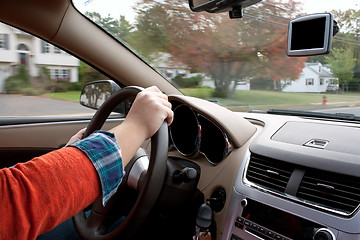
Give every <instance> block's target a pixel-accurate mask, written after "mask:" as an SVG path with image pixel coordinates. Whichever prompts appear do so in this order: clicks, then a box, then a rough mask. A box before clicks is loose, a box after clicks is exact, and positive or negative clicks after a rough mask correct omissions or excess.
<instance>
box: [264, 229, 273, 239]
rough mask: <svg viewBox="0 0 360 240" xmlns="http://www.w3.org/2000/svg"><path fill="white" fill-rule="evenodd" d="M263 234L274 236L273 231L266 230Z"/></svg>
mask: <svg viewBox="0 0 360 240" xmlns="http://www.w3.org/2000/svg"><path fill="white" fill-rule="evenodd" d="M265 234H266V235H268V236H269V237H274V236H275V235H274V233H273V231H270V230H266V231H265Z"/></svg>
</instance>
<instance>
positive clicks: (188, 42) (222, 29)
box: [137, 0, 304, 96]
mask: <svg viewBox="0 0 360 240" xmlns="http://www.w3.org/2000/svg"><path fill="white" fill-rule="evenodd" d="M272 2H274V1H272ZM141 4H142V6H141V7H138V8H139V9H145V10H142V11H139V15H138V18H137V29H138V33H137V34H139V35H141V36H143V37H144V38H145V39H143V40H142V41H143V42H144V43H146V44H143V46H147V47H146V48H147V50H146V51H148V52H151V51H152V50H151V49H153V50H158V49H161V51H166V52H169V53H171V54H172V55H173V56H174V58H175V59H176V60H177V61H179V62H183V63H185V64H186V65H187V66H189V67H190V68H192V69H195V70H196V71H198V72H201V73H205V74H206V75H208V76H210V77H211V78H212V79H213V80H214V83H215V87H216V94H217V95H218V96H225V95H226V94H227V93H228V91H229V86H230V85H231V84H232V83H235V84H234V85H233V86H236V82H237V81H240V80H244V79H250V78H254V77H257V78H259V79H261V78H264V77H268V78H272V80H274V81H276V80H277V81H278V79H279V77H284V78H285V77H286V78H294V77H296V75H298V74H299V73H300V71H301V69H302V67H303V62H304V60H296V59H295V58H294V59H292V60H287V59H286V58H287V57H286V39H285V38H283V37H280V36H281V35H284V34H286V31H287V23H286V21H287V20H288V17H289V16H290V15H292V14H293V13H292V12H291V11H289V12H287V13H282V12H281V10H279V9H277V8H274V9H272V10H269V9H267V8H264V7H263V6H261V5H260V6H259V7H256V8H255V7H253V8H252V11H255V12H256V14H255V15H254V14H253V15H251V16H252V17H247V18H243V19H239V20H230V19H229V17H228V14H227V13H223V14H208V13H193V12H191V11H190V10H189V8H188V6H186V5H184V4H183V3H182V2H179V1H174V0H167V1H162V2H154V3H152V4H150V3H148V1H143V2H142V3H140V5H141ZM276 4H282V6H284V7H286V8H287V9H291V10H296V9H297V7H298V6H297V3H296V2H294V1H291V2H290V3H281V2H276ZM284 4H286V6H285V5H284ZM155 12H156V14H151V13H155ZM249 15H250V14H249ZM272 15H275V16H276V18H278V20H277V21H278V22H279V21H282V22H281V23H278V24H270V22H271V21H270V20H269V16H272ZM284 15H286V16H284ZM150 18H151V23H150V22H148V21H149V20H150ZM279 18H280V20H279ZM266 19H268V20H266ZM154 22H155V24H156V27H157V28H156V30H155V29H154V30H151V31H148V30H149V29H153V28H154V27H155V26H154V24H153V23H154ZM145 23H146V24H145ZM145 26H146V27H145ZM153 33H155V37H154V36H153ZM157 36H161V38H159V37H157ZM153 39H162V42H157V41H154V40H153ZM273 53H277V56H276V57H274V56H272V54H273ZM269 66H270V67H269ZM284 66H285V67H284Z"/></svg>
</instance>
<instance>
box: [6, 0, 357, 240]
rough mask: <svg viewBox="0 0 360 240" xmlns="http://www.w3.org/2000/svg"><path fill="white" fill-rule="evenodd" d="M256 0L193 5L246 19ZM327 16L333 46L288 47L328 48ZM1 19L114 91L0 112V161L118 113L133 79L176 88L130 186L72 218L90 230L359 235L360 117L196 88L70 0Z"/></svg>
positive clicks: (227, 238)
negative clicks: (244, 102) (63, 108)
mask: <svg viewBox="0 0 360 240" xmlns="http://www.w3.org/2000/svg"><path fill="white" fill-rule="evenodd" d="M93 1H94V2H95V1H98V0H93ZM259 2H260V1H258V0H241V1H224V0H223V1H220V0H211V1H200V0H198V1H196V0H190V6H189V7H188V8H189V11H191V10H192V11H194V12H200V11H207V12H209V13H210V14H222V13H224V12H225V13H226V14H227V12H230V17H232V18H240V15H241V14H242V8H246V7H249V6H252V5H254V6H256V5H257V4H259ZM184 4H188V3H187V1H184ZM320 17H323V18H324V19H325V20H324V21H326V22H325V23H324V26H322V27H324V28H326V29H327V30H326V31H327V32H326V33H325V36H326V37H325V38H326V39H323V40H322V42H327V44H328V45H329V46H324V47H323V48H321V49H320V50H319V48H318V47H317V46H316V47H312V46H311V47H308V46H305V48H316V49H318V50H317V52H315V53H314V52H312V50H310V51H309V49H308V51H299V49H301V48H303V46H301V45H302V43H303V42H302V41H298V42H296V43H294V42H292V44H293V48H288V54H289V56H290V55H297V56H305V55H308V54H323V53H324V54H325V53H327V52H328V50H329V48H330V47H331V37H332V36H333V35H334V34H335V33H334V32H335V31H336V26H335V27H334V26H333V21H334V19H333V18H332V16H331V15H327V14H325V15H321V16H320ZM318 18H319V16H318V15H316V16H315V17H314V16H313V17H310V18H307V19H300V20H299V19H297V20H296V21H294V22H292V24H293V25H292V31H293V32H289V34H290V35H291V34H292V37H293V38H299V35H297V32H296V30H297V28H299V24H301V23H302V21H305V20H307V21H311V20H314V19H318ZM0 21H1V22H2V23H6V24H8V25H10V26H12V27H15V28H18V29H20V30H22V31H26V32H29V33H31V34H32V35H35V36H37V37H38V38H40V39H42V40H45V41H47V42H49V43H51V44H53V45H54V46H57V47H59V48H61V49H62V50H63V51H66V52H68V53H69V54H71V55H73V56H75V57H77V58H78V59H80V60H81V61H84V62H86V63H87V64H88V65H90V66H91V67H93V68H94V69H97V70H98V71H99V72H101V73H103V74H104V75H106V76H107V77H108V78H109V79H111V80H112V81H108V80H107V81H106V82H107V83H109V84H110V85H111V86H110V87H111V89H112V90H111V92H110V93H111V94H109V95H111V97H110V98H109V99H108V100H107V101H106V102H105V103H104V104H103V105H101V106H100V107H98V106H90V103H89V102H86V99H85V98H84V99H85V100H84V102H82V103H81V104H82V105H85V106H88V107H90V108H94V109H96V110H95V111H96V114H95V115H94V116H93V117H92V116H85V115H84V116H82V115H76V116H71V115H67V116H64V115H47V116H37V115H34V116H27V117H21V116H17V117H15V116H1V117H0V136H1V137H0V166H1V168H4V167H10V166H12V165H14V164H16V163H18V162H26V161H28V160H30V159H31V158H33V157H36V156H39V155H42V154H45V153H47V152H50V151H53V150H56V149H58V148H61V147H62V146H64V145H65V144H66V142H67V141H68V139H69V138H70V137H71V136H72V135H73V134H74V133H76V132H77V131H78V130H79V129H82V128H84V127H87V128H88V131H89V133H91V132H92V131H94V130H96V129H104V130H108V129H110V128H112V127H114V126H116V125H118V124H120V123H121V122H122V121H123V120H124V118H125V116H126V113H127V112H128V110H129V108H130V107H131V101H132V100H133V99H134V97H135V96H136V94H137V93H138V92H139V91H141V89H139V88H136V87H131V86H139V87H142V88H146V87H149V86H153V85H155V86H157V87H158V88H159V89H160V90H161V91H162V92H164V93H165V94H167V95H168V96H169V101H170V102H171V104H172V109H173V111H174V122H173V123H172V124H171V125H170V126H169V127H167V126H165V125H163V126H162V127H161V128H160V130H159V132H158V133H157V134H156V135H154V136H153V137H152V138H151V139H149V140H148V141H147V142H145V143H144V144H143V146H142V148H141V149H139V151H138V153H137V154H136V155H135V156H134V158H133V160H132V161H131V163H130V164H129V165H127V166H126V172H127V175H126V178H125V179H124V180H123V183H124V184H125V185H127V186H126V187H125V189H124V190H121V192H119V193H118V194H116V195H115V196H114V197H113V198H112V199H111V200H110V203H109V204H107V205H106V207H103V206H102V205H101V204H100V203H99V201H96V202H94V203H93V205H92V206H89V207H88V209H84V211H82V212H80V213H78V214H77V215H76V216H75V217H74V218H73V221H74V225H75V228H76V230H77V232H78V234H79V236H80V237H81V238H82V239H106V240H109V239H141V238H150V239H169V238H170V239H219V240H220V239H222V240H258V239H265V240H273V239H280V240H290V239H293V240H313V239H314V240H327V239H329V240H330V239H332V240H335V239H338V240H355V239H360V230H359V225H358V224H359V223H360V214H359V204H360V148H359V143H360V128H359V117H358V116H355V115H352V114H322V115H317V114H311V113H310V112H303V113H298V112H295V111H294V112H292V113H291V112H290V113H289V111H281V110H268V111H267V112H264V111H256V110H254V111H249V112H236V111H231V110H229V109H227V108H225V107H224V106H222V105H221V104H218V103H217V102H214V101H208V100H205V99H200V98H197V97H192V96H187V95H185V94H183V93H182V91H181V90H179V89H178V88H176V87H175V86H174V85H173V84H172V83H170V82H169V81H167V80H166V79H165V78H164V77H163V76H162V75H161V74H159V72H157V71H155V70H154V68H153V67H152V66H151V65H149V64H148V63H147V62H146V61H145V60H144V59H143V58H141V57H139V56H138V55H136V54H134V52H133V51H132V50H131V49H130V48H129V47H128V46H127V45H126V44H124V43H123V42H119V41H118V40H117V39H116V38H115V37H113V36H111V35H110V34H108V33H107V32H106V31H105V30H103V29H101V28H100V27H98V26H97V25H96V24H94V23H93V22H92V21H90V20H89V19H88V18H87V17H86V16H84V15H83V14H82V13H80V12H79V10H78V9H77V8H76V7H75V6H74V4H73V2H72V1H71V0H52V1H45V0H37V1H26V0H11V1H10V0H9V1H8V0H3V1H1V3H0ZM310 25H312V26H313V25H316V24H310ZM325 25H326V26H325ZM306 27H307V28H308V25H307V26H306ZM305 32H306V31H305ZM300 34H301V33H300ZM304 34H305V33H304V32H303V33H302V35H304ZM321 37H323V35H322V36H321ZM289 39H290V40H288V41H290V43H291V38H289ZM294 41H295V40H294ZM296 44H297V45H296ZM295 45H296V46H295ZM299 45H300V46H299ZM305 45H306V44H305ZM310 45H311V44H310ZM294 46H295V47H294ZM319 51H320V52H319ZM285 54H286V53H285ZM99 80H100V79H99ZM101 83H103V82H101ZM91 84H93V85H94V86H96V84H97V83H89V85H91ZM84 89H85V88H84ZM119 89H120V90H119ZM83 94H85V93H84V90H83V93H82V95H83ZM82 99H83V98H82ZM120 103H122V104H124V103H125V104H124V105H123V106H122V107H121V109H120V110H119V108H117V107H119V104H120ZM114 109H115V110H114ZM116 109H117V110H116ZM95 111H94V112H95ZM111 112H117V113H115V114H111ZM120 195H121V196H124V195H126V196H127V197H126V198H125V199H124V197H120ZM86 212H90V215H88V214H86ZM121 216H125V220H123V221H122V222H120V223H119V221H118V220H119V219H120V218H121ZM0 227H1V226H0ZM0 238H1V237H0Z"/></svg>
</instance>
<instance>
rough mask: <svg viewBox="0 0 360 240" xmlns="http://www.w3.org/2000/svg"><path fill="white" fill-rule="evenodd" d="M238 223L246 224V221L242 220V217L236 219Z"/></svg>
mask: <svg viewBox="0 0 360 240" xmlns="http://www.w3.org/2000/svg"><path fill="white" fill-rule="evenodd" d="M236 221H238V222H239V223H244V219H243V218H241V217H237V218H236Z"/></svg>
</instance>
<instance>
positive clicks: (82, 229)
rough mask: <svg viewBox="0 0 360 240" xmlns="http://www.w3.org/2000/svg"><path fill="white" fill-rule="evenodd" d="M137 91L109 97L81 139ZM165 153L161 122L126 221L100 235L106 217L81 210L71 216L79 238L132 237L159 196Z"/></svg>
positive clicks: (107, 239) (165, 129) (164, 128)
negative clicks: (86, 214)
mask: <svg viewBox="0 0 360 240" xmlns="http://www.w3.org/2000/svg"><path fill="white" fill-rule="evenodd" d="M140 91H142V88H138V87H125V88H122V89H121V90H119V91H118V92H116V93H115V94H113V95H112V96H111V97H110V98H109V99H108V100H106V101H105V102H104V104H102V105H101V106H100V108H99V109H98V110H97V112H96V113H95V115H94V116H93V118H92V120H91V122H90V123H89V125H88V128H87V130H86V132H85V134H84V137H87V136H88V135H90V134H91V133H92V132H94V131H95V130H98V129H100V128H101V127H102V125H103V124H104V123H105V121H106V119H107V117H108V116H109V115H110V113H111V111H112V110H113V109H114V108H115V107H116V106H117V105H118V104H119V103H120V102H122V101H124V100H126V99H129V98H131V97H135V96H136V95H137V94H138V93H139V92H140ZM167 151H168V127H167V124H166V122H163V123H162V125H161V127H160V129H159V130H158V131H157V132H156V133H155V134H154V136H152V137H151V153H150V162H149V167H148V170H147V174H146V177H145V181H144V183H143V187H142V188H141V189H140V190H139V192H138V197H137V199H136V202H135V204H134V205H133V207H132V208H131V210H130V212H129V214H128V215H127V217H126V219H125V220H124V221H123V222H122V223H121V224H120V225H119V226H118V227H116V228H115V229H114V230H113V231H111V232H110V233H103V230H104V228H105V227H104V226H105V225H106V221H107V216H106V215H102V214H99V213H96V212H95V211H93V210H91V213H90V215H89V216H88V217H87V218H86V217H85V213H84V211H83V210H82V211H80V212H79V213H78V214H76V215H75V216H74V217H73V222H74V225H75V228H76V230H77V232H78V233H79V235H80V236H81V237H82V238H83V239H89V240H110V239H114V238H120V239H129V238H130V237H131V236H133V235H134V233H135V232H136V231H137V230H138V228H139V227H140V225H141V224H142V223H143V222H144V221H145V219H146V217H147V215H148V214H149V213H150V211H151V209H152V207H153V206H154V204H155V203H156V200H157V198H158V197H159V195H160V192H161V189H162V185H163V183H164V180H165V177H166V171H167V165H166V161H167ZM124 179H125V177H124ZM124 179H123V180H124ZM125 197H126V196H125ZM110 201H111V199H110ZM96 202H101V197H100V199H98V200H97V201H95V202H94V203H96ZM96 205H99V204H96ZM106 208H111V206H108V204H107V205H106V206H105V207H104V209H105V211H104V212H111V210H110V209H106Z"/></svg>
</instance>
